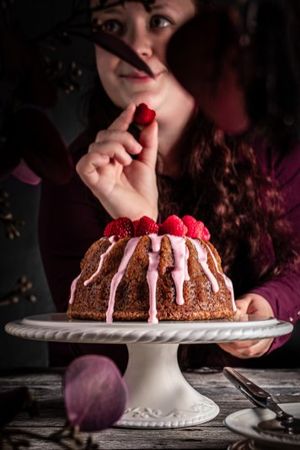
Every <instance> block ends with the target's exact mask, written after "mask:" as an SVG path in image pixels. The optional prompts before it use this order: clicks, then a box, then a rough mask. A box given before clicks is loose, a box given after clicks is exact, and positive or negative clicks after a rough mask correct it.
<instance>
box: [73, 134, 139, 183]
mask: <svg viewBox="0 0 300 450" xmlns="http://www.w3.org/2000/svg"><path fill="white" fill-rule="evenodd" d="M116 162H117V163H119V164H121V165H122V166H128V165H130V164H131V163H132V158H131V156H130V155H129V154H128V153H127V152H126V150H125V149H124V147H123V146H122V145H121V144H119V143H118V142H107V143H103V144H96V143H93V144H91V145H90V148H89V152H88V153H87V154H86V155H85V156H83V157H82V158H81V159H80V161H79V162H78V163H77V166H76V170H77V172H78V173H79V175H80V177H81V178H82V180H83V181H84V182H85V183H86V184H87V185H88V186H90V187H92V186H95V185H96V184H97V183H98V181H99V176H100V170H101V169H103V168H104V167H105V166H107V165H112V164H115V163H116Z"/></svg>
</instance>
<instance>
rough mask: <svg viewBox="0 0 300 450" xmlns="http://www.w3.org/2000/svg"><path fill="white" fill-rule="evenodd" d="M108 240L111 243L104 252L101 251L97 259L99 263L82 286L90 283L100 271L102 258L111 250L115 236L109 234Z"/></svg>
mask: <svg viewBox="0 0 300 450" xmlns="http://www.w3.org/2000/svg"><path fill="white" fill-rule="evenodd" d="M108 240H109V242H110V243H111V245H110V246H109V247H108V248H107V250H106V251H105V252H104V253H102V255H101V256H100V259H99V264H98V268H97V270H96V272H94V273H93V275H91V276H90V278H89V279H88V280H85V281H84V283H83V284H84V286H87V285H88V284H90V283H91V282H92V281H93V280H94V278H96V276H97V275H98V273H99V272H100V270H101V267H102V265H103V261H104V259H105V257H106V256H107V255H108V253H109V252H110V251H111V250H112V248H113V243H114V241H115V238H114V236H110V237H109V238H108Z"/></svg>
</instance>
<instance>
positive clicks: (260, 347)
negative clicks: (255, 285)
mask: <svg viewBox="0 0 300 450" xmlns="http://www.w3.org/2000/svg"><path fill="white" fill-rule="evenodd" d="M236 306H237V312H236V320H239V318H242V316H245V315H249V314H251V315H252V314H253V315H255V316H256V317H257V318H265V319H267V318H270V317H274V313H273V310H272V308H271V305H270V303H269V302H268V301H267V300H266V299H265V298H264V297H262V296H261V295H258V294H251V293H250V294H247V295H245V296H244V297H242V298H240V299H239V300H237V301H236ZM272 342H273V338H271V339H259V340H257V339H255V340H248V341H235V342H226V343H221V344H219V346H220V347H221V348H222V349H223V350H225V351H226V352H228V353H230V354H231V355H233V356H236V357H237V358H241V359H247V358H259V357H260V356H262V355H264V354H265V353H266V352H267V351H268V350H269V348H270V347H271V345H272Z"/></svg>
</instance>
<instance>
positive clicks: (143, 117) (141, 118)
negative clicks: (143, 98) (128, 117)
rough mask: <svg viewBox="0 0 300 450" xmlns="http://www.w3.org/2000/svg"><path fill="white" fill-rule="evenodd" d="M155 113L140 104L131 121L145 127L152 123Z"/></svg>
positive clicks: (143, 104)
mask: <svg viewBox="0 0 300 450" xmlns="http://www.w3.org/2000/svg"><path fill="white" fill-rule="evenodd" d="M155 116H156V113H155V111H153V109H150V108H148V106H147V105H146V104H145V103H140V104H139V105H138V106H137V108H136V110H135V113H134V117H133V121H134V122H135V123H136V124H137V125H141V126H147V125H150V123H152V122H153V120H154V119H155Z"/></svg>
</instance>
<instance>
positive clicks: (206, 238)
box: [202, 227, 210, 241]
mask: <svg viewBox="0 0 300 450" xmlns="http://www.w3.org/2000/svg"><path fill="white" fill-rule="evenodd" d="M202 239H203V240H204V241H209V240H210V232H209V231H208V229H207V228H206V227H204V228H203V231H202Z"/></svg>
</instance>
